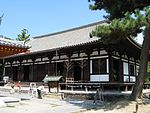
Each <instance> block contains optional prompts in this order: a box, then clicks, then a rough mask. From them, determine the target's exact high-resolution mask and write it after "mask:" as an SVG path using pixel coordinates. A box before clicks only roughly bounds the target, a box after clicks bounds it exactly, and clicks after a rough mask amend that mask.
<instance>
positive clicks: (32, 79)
mask: <svg viewBox="0 0 150 113" xmlns="http://www.w3.org/2000/svg"><path fill="white" fill-rule="evenodd" d="M31 60H32V67H31V78H30V79H31V81H35V79H34V76H35V71H34V67H35V60H36V58H35V57H34V58H31Z"/></svg>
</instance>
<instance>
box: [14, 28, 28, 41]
mask: <svg viewBox="0 0 150 113" xmlns="http://www.w3.org/2000/svg"><path fill="white" fill-rule="evenodd" d="M16 40H18V41H24V43H26V42H27V41H29V40H30V34H28V30H27V29H23V30H21V34H19V35H18V38H16Z"/></svg>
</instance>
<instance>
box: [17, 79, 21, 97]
mask: <svg viewBox="0 0 150 113" xmlns="http://www.w3.org/2000/svg"><path fill="white" fill-rule="evenodd" d="M16 86H17V88H18V93H19V94H20V93H21V81H18V82H17V84H16Z"/></svg>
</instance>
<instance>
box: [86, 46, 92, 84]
mask: <svg viewBox="0 0 150 113" xmlns="http://www.w3.org/2000/svg"><path fill="white" fill-rule="evenodd" d="M92 52H93V50H92V49H91V48H89V49H86V50H85V54H86V55H87V57H88V75H87V76H88V77H87V78H88V81H90V55H91V54H92Z"/></svg>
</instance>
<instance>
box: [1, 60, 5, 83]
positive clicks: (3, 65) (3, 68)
mask: <svg viewBox="0 0 150 113" xmlns="http://www.w3.org/2000/svg"><path fill="white" fill-rule="evenodd" d="M5 63H6V61H5V59H3V61H2V70H3V75H2V77H1V80H3V77H4V76H5Z"/></svg>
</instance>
